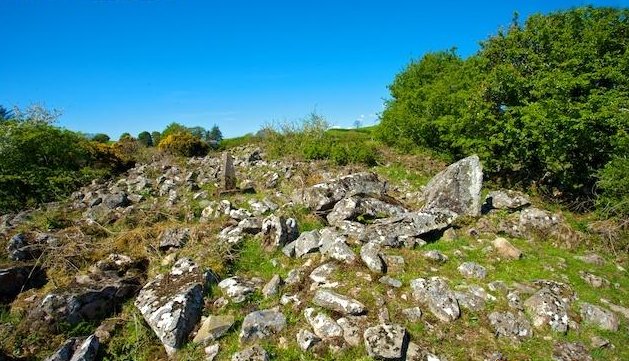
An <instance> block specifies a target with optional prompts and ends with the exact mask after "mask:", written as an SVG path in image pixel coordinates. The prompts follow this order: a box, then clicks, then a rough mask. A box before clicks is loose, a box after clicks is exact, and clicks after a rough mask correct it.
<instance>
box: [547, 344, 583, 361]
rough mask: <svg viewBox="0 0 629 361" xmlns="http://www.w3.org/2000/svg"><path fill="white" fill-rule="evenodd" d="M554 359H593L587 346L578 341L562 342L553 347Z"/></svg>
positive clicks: (558, 360)
mask: <svg viewBox="0 0 629 361" xmlns="http://www.w3.org/2000/svg"><path fill="white" fill-rule="evenodd" d="M553 360H554V361H592V356H590V354H589V353H588V351H587V349H586V348H585V346H583V345H582V344H580V343H576V342H574V343H573V342H560V343H557V344H555V346H554V347H553Z"/></svg>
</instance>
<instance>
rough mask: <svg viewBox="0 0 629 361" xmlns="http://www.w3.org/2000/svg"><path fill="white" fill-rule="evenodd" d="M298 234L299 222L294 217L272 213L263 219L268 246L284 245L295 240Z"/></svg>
mask: <svg viewBox="0 0 629 361" xmlns="http://www.w3.org/2000/svg"><path fill="white" fill-rule="evenodd" d="M297 234H299V232H298V230H297V222H296V221H295V220H294V219H292V218H289V219H286V218H284V217H282V216H276V215H272V216H270V217H267V218H266V219H265V220H264V221H262V235H263V236H264V244H265V245H266V246H267V247H273V248H275V247H283V246H284V245H285V244H286V243H289V242H292V241H294V240H295V238H294V237H295V236H296V235H297Z"/></svg>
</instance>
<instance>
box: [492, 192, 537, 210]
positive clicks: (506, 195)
mask: <svg viewBox="0 0 629 361" xmlns="http://www.w3.org/2000/svg"><path fill="white" fill-rule="evenodd" d="M486 202H487V205H488V206H490V207H492V208H494V209H509V210H516V209H520V208H523V207H526V206H528V205H529V204H531V201H530V200H529V197H528V196H527V195H526V194H524V193H522V192H518V191H514V190H510V189H507V190H499V191H491V192H489V194H488V195H487V199H486Z"/></svg>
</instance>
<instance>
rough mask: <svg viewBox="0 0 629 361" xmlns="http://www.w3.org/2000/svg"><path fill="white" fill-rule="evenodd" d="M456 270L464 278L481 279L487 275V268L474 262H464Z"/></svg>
mask: <svg viewBox="0 0 629 361" xmlns="http://www.w3.org/2000/svg"><path fill="white" fill-rule="evenodd" d="M458 270H459V273H461V275H463V277H465V278H478V279H482V278H485V277H487V270H486V269H485V267H483V266H481V265H479V264H478V263H475V262H464V263H462V264H461V265H460V266H459V268H458Z"/></svg>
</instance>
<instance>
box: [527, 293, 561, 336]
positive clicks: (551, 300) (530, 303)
mask: <svg viewBox="0 0 629 361" xmlns="http://www.w3.org/2000/svg"><path fill="white" fill-rule="evenodd" d="M524 307H525V309H526V311H527V312H528V313H529V314H530V315H531V317H532V318H533V326H535V327H537V328H541V327H543V326H545V325H550V328H551V329H552V330H553V331H556V332H561V333H565V332H567V331H568V304H567V302H566V301H564V300H563V299H562V298H561V297H560V296H558V295H557V293H556V292H553V291H552V290H551V289H550V288H548V287H544V288H542V289H541V290H539V291H537V292H536V293H535V294H534V295H533V296H531V297H530V298H528V299H527V300H526V301H524Z"/></svg>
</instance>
